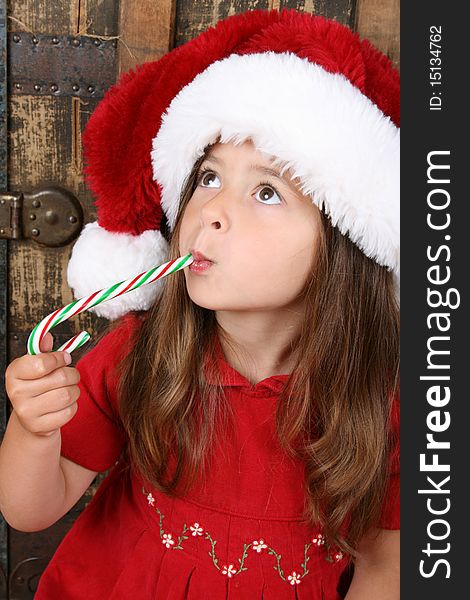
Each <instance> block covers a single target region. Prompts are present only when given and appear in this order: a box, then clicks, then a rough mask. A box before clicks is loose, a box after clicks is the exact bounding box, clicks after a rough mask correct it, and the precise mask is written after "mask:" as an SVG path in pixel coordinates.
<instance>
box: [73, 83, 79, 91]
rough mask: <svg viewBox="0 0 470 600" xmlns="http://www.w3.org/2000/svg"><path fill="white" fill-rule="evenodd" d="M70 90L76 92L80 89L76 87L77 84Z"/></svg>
mask: <svg viewBox="0 0 470 600" xmlns="http://www.w3.org/2000/svg"><path fill="white" fill-rule="evenodd" d="M72 89H73V91H74V92H78V90H79V89H80V86H79V85H77V84H75V85H73V86H72Z"/></svg>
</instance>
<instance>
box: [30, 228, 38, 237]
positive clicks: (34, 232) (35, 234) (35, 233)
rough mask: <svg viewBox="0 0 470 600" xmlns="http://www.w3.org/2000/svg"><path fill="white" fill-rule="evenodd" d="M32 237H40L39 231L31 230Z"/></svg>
mask: <svg viewBox="0 0 470 600" xmlns="http://www.w3.org/2000/svg"><path fill="white" fill-rule="evenodd" d="M31 235H34V237H37V236H38V235H39V229H31Z"/></svg>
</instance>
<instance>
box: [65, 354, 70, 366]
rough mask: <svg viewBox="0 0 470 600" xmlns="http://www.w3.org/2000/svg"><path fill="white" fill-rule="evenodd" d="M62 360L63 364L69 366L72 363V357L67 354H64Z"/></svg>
mask: <svg viewBox="0 0 470 600" xmlns="http://www.w3.org/2000/svg"><path fill="white" fill-rule="evenodd" d="M64 360H65V364H66V365H69V364H70V363H71V362H72V355H71V354H69V353H68V352H64Z"/></svg>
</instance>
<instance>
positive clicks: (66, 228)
mask: <svg viewBox="0 0 470 600" xmlns="http://www.w3.org/2000/svg"><path fill="white" fill-rule="evenodd" d="M82 227H83V210H82V207H81V205H80V202H79V201H78V199H77V198H76V197H75V196H74V195H73V194H72V192H70V191H69V190H67V189H65V188H62V187H60V186H58V185H47V186H40V187H37V188H35V189H34V190H32V191H31V192H0V239H9V240H21V239H31V240H34V241H35V242H37V243H38V244H42V245H43V246H51V247H59V246H65V245H67V244H69V243H70V242H71V241H72V240H74V239H75V238H76V237H78V236H79V234H80V231H81V230H82Z"/></svg>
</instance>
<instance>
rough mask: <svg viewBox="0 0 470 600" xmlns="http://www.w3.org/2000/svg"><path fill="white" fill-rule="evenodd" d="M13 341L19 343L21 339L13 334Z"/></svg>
mask: <svg viewBox="0 0 470 600" xmlns="http://www.w3.org/2000/svg"><path fill="white" fill-rule="evenodd" d="M13 339H14V340H15V342H17V341H18V340H19V339H20V338H19V337H18V336H17V335H16V333H14V334H13Z"/></svg>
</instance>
